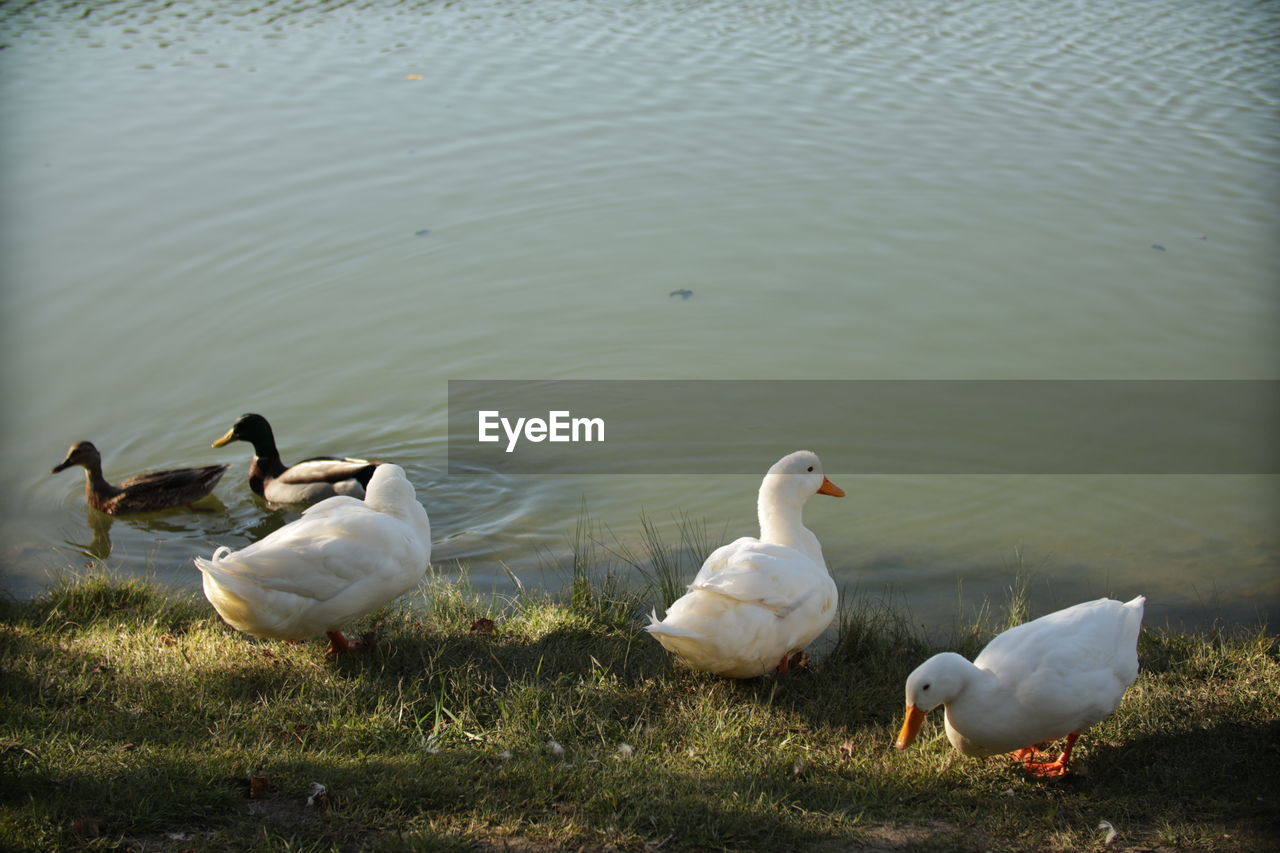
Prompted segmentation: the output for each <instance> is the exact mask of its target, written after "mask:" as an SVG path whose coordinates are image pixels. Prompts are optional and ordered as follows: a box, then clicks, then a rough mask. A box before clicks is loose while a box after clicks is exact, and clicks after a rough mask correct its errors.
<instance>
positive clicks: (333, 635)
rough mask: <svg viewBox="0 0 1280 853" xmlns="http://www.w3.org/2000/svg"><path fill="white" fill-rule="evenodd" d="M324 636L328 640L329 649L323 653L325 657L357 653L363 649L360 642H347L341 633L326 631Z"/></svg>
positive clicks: (363, 646) (363, 645) (362, 644)
mask: <svg viewBox="0 0 1280 853" xmlns="http://www.w3.org/2000/svg"><path fill="white" fill-rule="evenodd" d="M325 636H326V637H328V638H329V648H328V650H326V651H325V655H327V656H333V655H339V654H342V653H343V652H358V651H361V650H363V649H364V648H365V644H364V643H362V642H358V641H357V642H352V641H351V640H348V639H347V638H346V636H345V635H344V634H343V633H342V632H341V631H326V632H325Z"/></svg>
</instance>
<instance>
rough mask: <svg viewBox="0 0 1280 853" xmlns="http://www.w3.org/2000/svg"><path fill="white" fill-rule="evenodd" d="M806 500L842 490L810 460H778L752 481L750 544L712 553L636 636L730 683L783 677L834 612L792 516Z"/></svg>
mask: <svg viewBox="0 0 1280 853" xmlns="http://www.w3.org/2000/svg"><path fill="white" fill-rule="evenodd" d="M813 495H831V496H833V497H837V498H839V497H844V492H843V491H841V490H840V488H839V487H838V486H836V485H835V484H834V483H832V482H831V481H830V480H828V479H827V478H826V476H825V475H824V474H823V473H822V462H821V461H819V459H818V456H817V454H815V453H811V452H810V451H808V450H800V451H797V452H795V453H792V454H790V455H788V456H784V457H782V458H781V459H779V460H778V461H777V462H776V463H775V464H774V466H773V467H772V468H770V469H769V473H767V474H765V477H764V482H763V483H761V484H760V497H759V501H758V503H757V508H758V511H759V515H760V538H759V539H753V538H751V537H749V536H744V537H742V538H741V539H738V540H736V541H734V542H730V543H729V544H728V545H725V546H723V547H721V548H717V549H716V550H715V551H713V552H712V553H711V556H709V557H707V560H706V562H705V563H703V564H702V568H701V569H700V570H699V571H698V574H697V576H696V577H694V579H693V583H691V584H690V585H689V591H688V592H687V593H685V594H684V595H683V596H681V597H680V598H679V599H677V600H676V601H675V602H673V603H672V605H671V606H670V607H669V608H667V615H666V618H664V619H662V620H661V621H659V620H658V617H657V614H654V615H653V616H652V617H651V620H652V621H651V622H650V624H649V625H647V626H646V628H645V630H647V631H648V632H649V633H651V634H653V636H654V637H655V638H657V640H658V642H659V643H661V644H662V645H663V647H664V648H666V649H667V651H670V652H672V653H674V654H675V655H676V656H677V657H678V658H680V660H682V661H684V662H685V663H686V664H688V665H689V666H691V667H693V668H694V669H700V670H704V671H706V672H713V673H715V674H717V675H725V676H729V677H731V678H754V677H756V676H759V675H764V674H766V673H770V672H773V671H775V670H776V671H777V672H780V673H785V672H786V671H787V670H788V669H789V667H790V665H791V663H790V661H791V658H792V656H793V655H797V656H798V655H799V653H800V651H801V650H803V649H804V647H805V646H806V645H808V644H809V643H810V642H812V641H813V640H814V639H815V638H816V637H817V636H818V635H819V634H821V633H822V632H823V631H825V630H826V629H827V626H828V625H830V624H831V620H832V618H833V617H834V616H835V613H836V600H837V592H836V584H835V581H834V580H832V578H831V573H830V572H828V571H827V564H826V561H825V560H824V559H823V557H822V546H821V545H819V544H818V537H816V536H814V535H813V533H812V532H811V531H810V530H809V529H808V528H806V527H805V526H804V523H803V521H802V519H801V511H802V509H803V508H804V504H805V501H807V500H808V499H809V498H810V497H812V496H813Z"/></svg>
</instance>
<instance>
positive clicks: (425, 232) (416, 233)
mask: <svg viewBox="0 0 1280 853" xmlns="http://www.w3.org/2000/svg"><path fill="white" fill-rule="evenodd" d="M430 233H431V229H430V228H423V229H422V230H421V231H414V232H413V236H415V237H425V236H427V235H428V234H430Z"/></svg>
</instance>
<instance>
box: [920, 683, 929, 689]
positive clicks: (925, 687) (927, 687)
mask: <svg viewBox="0 0 1280 853" xmlns="http://www.w3.org/2000/svg"><path fill="white" fill-rule="evenodd" d="M920 689H921V690H928V689H929V685H927V684H926V685H925V686H924V687H921V688H920Z"/></svg>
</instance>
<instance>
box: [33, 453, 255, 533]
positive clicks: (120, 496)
mask: <svg viewBox="0 0 1280 853" xmlns="http://www.w3.org/2000/svg"><path fill="white" fill-rule="evenodd" d="M72 465H82V466H84V470H85V479H84V496H85V499H86V500H88V502H89V506H91V507H93V508H94V509H96V510H100V511H102V512H105V513H107V514H109V515H123V514H126V513H131V512H152V511H155V510H161V509H172V508H173V507H177V506H189V505H191V504H192V503H194V502H195V501H198V500H200V499H201V498H203V497H204V496H205V495H207V494H209V492H211V491H213V487H214V486H216V485H217V484H218V480H220V479H222V475H223V474H225V473H226V472H227V468H229V467H230V466H228V465H205V466H203V467H200V468H174V469H171V470H169V471H148V472H146V473H145V474H137V475H135V476H133V477H130V478H129V479H127V480H125V481H124V482H122V483H121V484H120V485H118V486H113V485H111V484H110V483H108V482H107V479H106V477H103V476H102V454H101V453H99V452H98V448H96V447H94V446H93V442H89V441H77V442H76V443H75V444H73V445H71V448H70V449H69V450H68V451H67V458H66V459H63V460H62V461H61V462H59V463H58V464H57V465H55V466H54V467H53V469H52V470H50V471H49V473H50V474H57V473H58V472H59V471H65V470H66V469H67V468H70V467H71V466H72Z"/></svg>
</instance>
